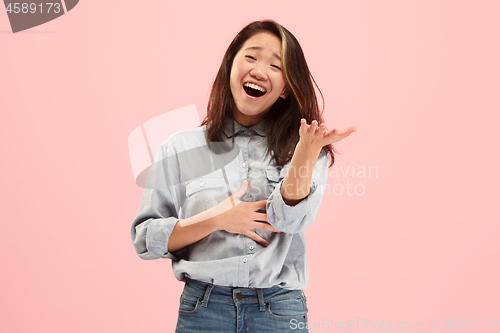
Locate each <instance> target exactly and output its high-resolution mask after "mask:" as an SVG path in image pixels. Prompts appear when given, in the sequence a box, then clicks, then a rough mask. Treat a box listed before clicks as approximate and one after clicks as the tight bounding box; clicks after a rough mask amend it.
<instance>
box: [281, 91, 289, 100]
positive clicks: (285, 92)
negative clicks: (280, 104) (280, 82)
mask: <svg viewBox="0 0 500 333" xmlns="http://www.w3.org/2000/svg"><path fill="white" fill-rule="evenodd" d="M287 96H288V89H287V88H285V89H283V92H282V93H281V95H280V97H281V98H283V99H285V98H286V97H287Z"/></svg>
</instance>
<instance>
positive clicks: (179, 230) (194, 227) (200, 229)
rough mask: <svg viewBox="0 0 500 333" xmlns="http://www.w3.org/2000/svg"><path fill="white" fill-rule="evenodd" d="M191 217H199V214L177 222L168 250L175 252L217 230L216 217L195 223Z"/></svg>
mask: <svg viewBox="0 0 500 333" xmlns="http://www.w3.org/2000/svg"><path fill="white" fill-rule="evenodd" d="M190 219H197V215H195V216H193V217H192V218H188V219H185V220H180V221H179V222H177V224H176V225H175V227H174V229H173V230H172V233H171V234H170V237H169V240H168V252H175V251H177V250H180V249H182V248H183V247H186V246H188V245H191V244H193V243H196V242H197V241H199V240H200V239H203V238H205V237H206V236H208V235H209V234H211V233H212V232H214V231H216V230H217V227H216V225H215V220H214V219H215V217H210V218H208V219H206V220H203V221H198V222H195V223H189V222H190ZM186 222H187V223H186Z"/></svg>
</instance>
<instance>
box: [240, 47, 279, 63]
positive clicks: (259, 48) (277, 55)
mask: <svg viewBox="0 0 500 333" xmlns="http://www.w3.org/2000/svg"><path fill="white" fill-rule="evenodd" d="M246 50H259V51H262V50H263V48H262V47H261V46H250V47H247V48H246V49H245V51H246ZM273 56H274V57H275V58H278V60H279V61H281V57H280V56H279V54H277V53H274V52H273Z"/></svg>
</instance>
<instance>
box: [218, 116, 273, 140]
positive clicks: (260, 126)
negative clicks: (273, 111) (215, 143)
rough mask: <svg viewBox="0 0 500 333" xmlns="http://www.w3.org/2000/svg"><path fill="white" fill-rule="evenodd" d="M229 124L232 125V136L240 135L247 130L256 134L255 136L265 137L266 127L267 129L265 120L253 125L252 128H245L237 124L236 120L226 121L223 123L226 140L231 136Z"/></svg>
mask: <svg viewBox="0 0 500 333" xmlns="http://www.w3.org/2000/svg"><path fill="white" fill-rule="evenodd" d="M231 123H232V124H234V134H235V136H238V135H241V133H243V132H244V131H245V130H248V131H249V132H250V133H256V134H257V135H260V136H262V137H265V136H266V127H267V123H268V121H267V119H264V120H262V121H260V122H259V123H257V124H255V125H253V126H252V127H249V128H246V127H244V126H243V125H241V124H240V123H238V122H237V121H236V120H233V119H226V120H225V121H224V128H223V132H224V134H226V136H227V137H228V138H231V137H232V136H233V131H232V127H231Z"/></svg>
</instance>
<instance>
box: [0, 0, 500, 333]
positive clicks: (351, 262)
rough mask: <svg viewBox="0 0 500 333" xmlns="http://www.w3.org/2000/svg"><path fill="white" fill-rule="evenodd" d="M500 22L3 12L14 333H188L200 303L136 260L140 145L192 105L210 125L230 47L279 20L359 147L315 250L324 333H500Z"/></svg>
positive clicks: (474, 12) (408, 6) (10, 325)
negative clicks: (155, 125)
mask: <svg viewBox="0 0 500 333" xmlns="http://www.w3.org/2000/svg"><path fill="white" fill-rule="evenodd" d="M498 13H500V2H499V1H496V0H494V1H477V2H472V1H430V0H428V1H396V0H394V1H312V2H311V1H296V2H291V1H252V2H235V1H198V2H181V1H154V2H151V1H149V2H141V3H124V2H123V1H90V0H87V1H81V2H80V3H79V4H78V6H77V7H76V8H75V9H73V10H72V11H71V12H69V13H68V14H67V15H64V16H62V17H60V18H59V19H56V20H54V21H51V22H48V23H46V24H44V25H42V26H39V27H35V28H33V29H31V30H27V31H25V32H20V33H17V34H12V33H11V32H10V26H9V23H8V19H7V15H6V13H5V12H3V11H2V13H0V84H1V86H0V109H1V116H2V124H3V126H2V131H1V132H0V133H1V134H0V135H1V140H0V144H1V151H2V165H1V183H2V188H3V191H2V192H1V204H2V235H3V237H2V242H1V243H0V247H1V248H0V250H1V254H2V257H1V265H2V274H1V275H2V276H1V278H0V279H1V295H2V296H1V301H0V313H1V315H0V316H1V319H0V331H1V332H138V331H143V332H173V329H174V327H175V323H176V320H177V307H178V299H179V296H180V293H181V290H182V285H183V284H182V283H181V282H178V281H177V280H176V279H175V278H174V276H173V273H172V268H171V263H170V261H169V260H166V259H164V260H155V261H143V260H141V259H140V258H139V257H138V256H137V254H136V253H135V251H134V248H133V246H132V243H131V240H130V228H131V224H132V220H133V219H134V217H135V215H136V213H137V211H138V209H139V203H140V200H141V196H142V193H143V189H142V188H140V187H138V186H136V185H135V183H134V179H133V176H132V169H131V165H130V160H129V153H128V143H127V138H128V135H129V134H130V132H131V131H132V130H133V129H134V128H136V127H137V126H140V124H142V123H144V122H145V121H147V120H149V119H151V118H154V117H156V116H158V115H161V114H163V113H165V112H167V111H169V110H173V109H177V108H180V107H183V106H187V105H190V104H196V107H197V109H198V112H199V114H200V116H204V115H205V110H206V109H205V107H206V101H207V97H208V94H209V89H210V85H211V83H212V80H213V79H214V77H215V74H216V72H217V69H218V67H219V65H220V61H221V59H222V56H223V53H224V51H225V50H226V48H227V46H228V45H229V43H230V41H231V39H232V38H233V37H234V35H235V34H236V33H237V32H238V31H239V30H240V29H241V28H242V27H243V26H244V25H246V24H247V23H249V22H250V21H253V20H257V19H264V18H272V19H275V20H276V21H278V22H280V23H281V24H283V25H284V26H285V27H287V28H288V29H289V30H290V31H291V32H292V33H294V34H295V36H296V37H297V38H298V40H299V41H300V42H301V45H302V47H303V49H304V52H305V55H306V58H307V60H308V63H309V66H310V69H311V71H312V73H313V75H314V78H315V79H316V81H317V83H318V84H319V86H320V88H321V90H322V92H323V94H324V96H325V101H326V108H325V118H326V121H327V123H328V124H329V126H331V127H338V128H341V129H344V128H346V127H348V126H351V125H356V126H358V129H359V131H358V132H357V133H354V134H353V135H352V136H350V137H349V138H347V139H346V140H344V141H342V142H340V143H338V144H337V146H336V147H337V149H338V150H339V151H340V153H341V154H340V155H337V157H336V167H337V171H338V175H339V177H334V176H335V173H334V170H333V169H331V171H330V175H331V177H330V179H329V185H330V186H331V187H330V188H331V193H330V195H326V196H325V198H324V201H323V204H322V207H321V210H320V213H319V214H318V216H317V219H316V221H315V223H314V224H313V225H312V226H311V227H310V228H309V229H308V230H307V232H306V233H307V240H308V258H309V274H310V281H309V286H308V288H307V289H306V295H307V297H308V306H309V318H308V319H309V321H310V322H315V321H316V322H318V321H322V320H323V319H327V320H333V321H334V322H341V323H342V322H349V320H351V321H356V320H358V319H359V320H368V321H371V322H372V323H376V322H378V323H380V322H382V321H384V323H387V322H391V323H392V325H393V328H395V325H396V324H397V323H398V322H402V323H407V322H409V323H413V322H421V323H422V325H423V330H427V327H428V323H429V320H431V321H433V322H435V321H436V320H439V329H438V330H433V331H447V329H446V328H444V323H445V321H446V320H447V319H465V320H473V321H475V324H476V327H477V323H478V321H481V330H477V329H475V330H467V331H468V332H470V331H496V330H492V329H491V324H490V329H488V330H485V329H484V326H485V324H486V321H484V320H485V319H496V320H500V311H499V310H500V306H499V303H498V299H499V296H500V287H499V283H498V281H500V271H499V268H498V258H499V254H500V245H499V243H500V242H499V241H498V238H499V232H500V228H499V221H500V219H499V217H500V213H499V210H498V201H499V200H498V199H499V195H498V188H499V186H500V179H499V172H498V171H499V170H500V159H499V157H498V145H499V143H500V142H499V139H500V134H499V132H498V127H499V125H500V112H499V111H500V99H499V91H500V81H499V77H500V63H499V61H498V59H500V46H499V44H498V42H497V41H498V39H499V33H498V32H499V31H500V21H499V20H498ZM178 121H179V122H182V119H178ZM154 153H155V154H156V151H155V152H154ZM370 166H372V167H374V168H375V169H376V171H378V175H377V173H375V169H373V168H372V174H371V177H370V175H369V174H368V168H369V167H370ZM348 167H350V168H353V167H354V168H355V170H356V172H358V171H359V170H361V168H365V169H366V170H367V174H366V177H361V176H358V175H357V174H354V177H353V175H352V173H351V171H352V169H349V170H347V168H348ZM342 170H343V171H344V172H347V175H346V176H343V175H342ZM348 181H349V182H350V184H351V185H350V188H349V189H350V193H351V195H349V194H348V193H347V190H348V185H347V182H348ZM354 185H358V187H357V190H358V194H359V193H361V194H360V195H357V194H353V193H354V187H353V186H354ZM334 186H336V187H334ZM334 189H335V191H336V193H333V192H334ZM342 189H343V190H344V193H341V190H342ZM450 323H451V322H450ZM499 328H500V327H499ZM360 329H362V330H364V326H362V327H360ZM373 329H374V328H373Z"/></svg>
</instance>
